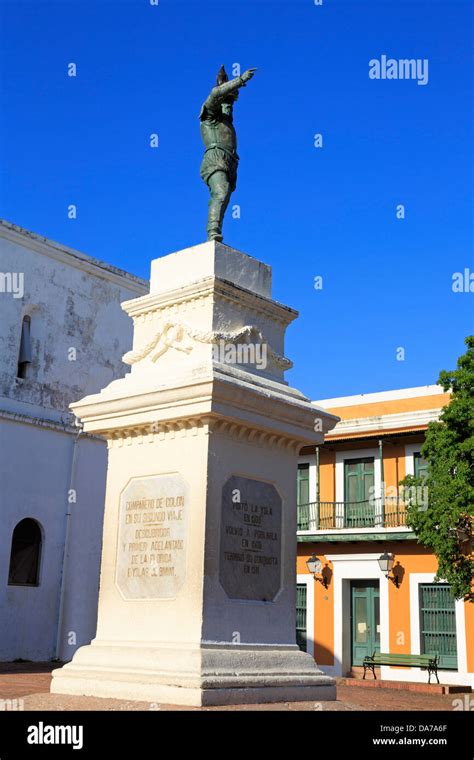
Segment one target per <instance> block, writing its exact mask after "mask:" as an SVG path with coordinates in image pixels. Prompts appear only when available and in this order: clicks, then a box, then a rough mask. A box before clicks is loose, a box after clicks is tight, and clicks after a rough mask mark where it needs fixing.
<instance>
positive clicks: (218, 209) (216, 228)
mask: <svg viewBox="0 0 474 760" xmlns="http://www.w3.org/2000/svg"><path fill="white" fill-rule="evenodd" d="M209 190H210V192H211V198H210V200H209V213H208V217H207V238H208V240H218V241H220V242H221V241H222V239H223V237H222V222H223V219H224V214H225V210H226V208H227V206H228V204H229V200H230V196H231V192H232V191H231V189H230V185H229V180H228V178H227V175H226V174H225V172H221V171H219V172H215V173H214V174H213V175H212V176H211V177H210V178H209Z"/></svg>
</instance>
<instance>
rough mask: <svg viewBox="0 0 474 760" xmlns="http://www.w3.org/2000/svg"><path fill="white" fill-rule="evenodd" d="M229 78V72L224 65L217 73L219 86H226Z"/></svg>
mask: <svg viewBox="0 0 474 760" xmlns="http://www.w3.org/2000/svg"><path fill="white" fill-rule="evenodd" d="M228 81H229V77H228V76H227V72H226V70H225V68H224V64H222V66H221V67H220V69H219V71H218V72H217V85H218V86H219V85H220V84H224V82H228Z"/></svg>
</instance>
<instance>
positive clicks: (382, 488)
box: [379, 438, 385, 528]
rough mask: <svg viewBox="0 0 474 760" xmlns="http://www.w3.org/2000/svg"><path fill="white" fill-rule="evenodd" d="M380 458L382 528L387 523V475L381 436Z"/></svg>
mask: <svg viewBox="0 0 474 760" xmlns="http://www.w3.org/2000/svg"><path fill="white" fill-rule="evenodd" d="M379 459H380V481H381V483H380V516H381V519H382V528H383V527H384V525H385V475H384V467H383V440H382V438H379Z"/></svg>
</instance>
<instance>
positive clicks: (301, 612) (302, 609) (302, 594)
mask: <svg viewBox="0 0 474 760" xmlns="http://www.w3.org/2000/svg"><path fill="white" fill-rule="evenodd" d="M306 595H307V586H306V583H298V584H297V585H296V643H297V644H298V646H299V648H300V649H302V650H303V652H306V638H307V632H306Z"/></svg>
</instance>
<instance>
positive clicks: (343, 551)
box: [297, 385, 474, 686]
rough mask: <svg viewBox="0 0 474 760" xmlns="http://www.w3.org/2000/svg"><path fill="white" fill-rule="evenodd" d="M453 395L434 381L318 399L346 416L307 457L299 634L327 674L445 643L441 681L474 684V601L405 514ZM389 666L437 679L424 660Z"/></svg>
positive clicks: (390, 673)
mask: <svg viewBox="0 0 474 760" xmlns="http://www.w3.org/2000/svg"><path fill="white" fill-rule="evenodd" d="M448 402H449V394H446V393H444V392H443V390H442V389H441V388H440V387H439V386H436V385H434V386H424V387H421V388H408V389H403V390H396V391H388V392H383V393H370V394H367V395H358V396H348V397H346V398H333V399H326V400H324V401H316V402H314V403H315V406H316V407H318V406H319V407H322V408H323V409H325V410H327V411H330V412H331V413H333V414H336V415H337V416H338V417H340V422H338V424H337V425H336V427H335V428H334V430H332V431H331V432H330V433H329V434H328V435H327V436H326V439H325V442H324V445H322V446H319V447H316V448H315V447H311V448H305V449H303V450H302V452H301V455H300V459H299V465H298V533H297V535H298V558H297V638H298V642H299V644H300V646H302V648H305V649H306V650H307V651H308V652H310V653H311V654H313V655H314V657H315V659H316V661H317V663H318V665H319V666H320V667H321V669H322V670H324V671H325V672H326V673H328V674H329V675H333V676H341V675H351V674H354V673H357V672H358V669H359V668H361V666H362V663H363V659H364V657H365V656H367V655H369V656H371V655H372V654H373V653H374V652H381V653H385V654H413V655H417V654H436V655H437V656H438V657H439V665H438V667H439V671H438V675H439V679H440V682H441V683H445V684H461V685H467V686H469V685H471V686H474V605H473V604H469V603H464V602H463V601H456V600H455V599H454V598H453V597H452V595H451V593H450V587H449V586H448V585H447V584H446V583H438V584H435V583H434V576H435V573H436V569H437V561H436V557H435V556H434V555H433V554H432V553H431V552H430V551H429V550H428V549H427V548H425V547H424V546H421V545H420V544H418V542H417V540H416V537H415V535H414V533H413V532H412V531H411V530H410V529H409V528H408V527H407V526H406V524H405V522H406V521H405V508H404V501H403V498H402V497H401V494H400V490H399V488H398V484H399V482H400V480H402V479H403V478H404V477H405V475H406V474H417V475H420V476H423V473H424V471H425V470H426V462H425V461H424V460H423V458H422V457H421V454H420V449H421V446H422V444H423V440H424V431H425V430H426V428H427V425H428V423H429V422H430V421H431V420H435V419H437V418H438V416H439V414H440V411H441V409H442V407H443V406H444V405H445V404H447V403H448ZM421 495H423V494H421ZM384 553H388V554H389V555H390V559H391V560H393V569H392V570H391V571H390V572H389V573H388V576H389V577H387V575H386V573H384V572H382V570H381V569H380V564H379V561H378V560H379V558H380V557H381V555H382V554H384ZM311 556H315V557H317V559H319V560H321V562H322V571H321V572H320V573H319V574H318V575H314V576H313V575H312V574H311V573H310V572H309V570H308V567H307V564H306V562H307V560H308V559H309V558H310V557H311ZM380 677H381V678H383V679H389V680H398V681H419V682H426V681H427V673H426V671H424V670H420V669H419V668H415V667H412V668H406V667H405V668H403V667H389V666H384V665H382V667H381V673H380ZM367 678H372V675H371V674H370V673H368V675H367ZM433 680H435V679H432V681H433Z"/></svg>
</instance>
